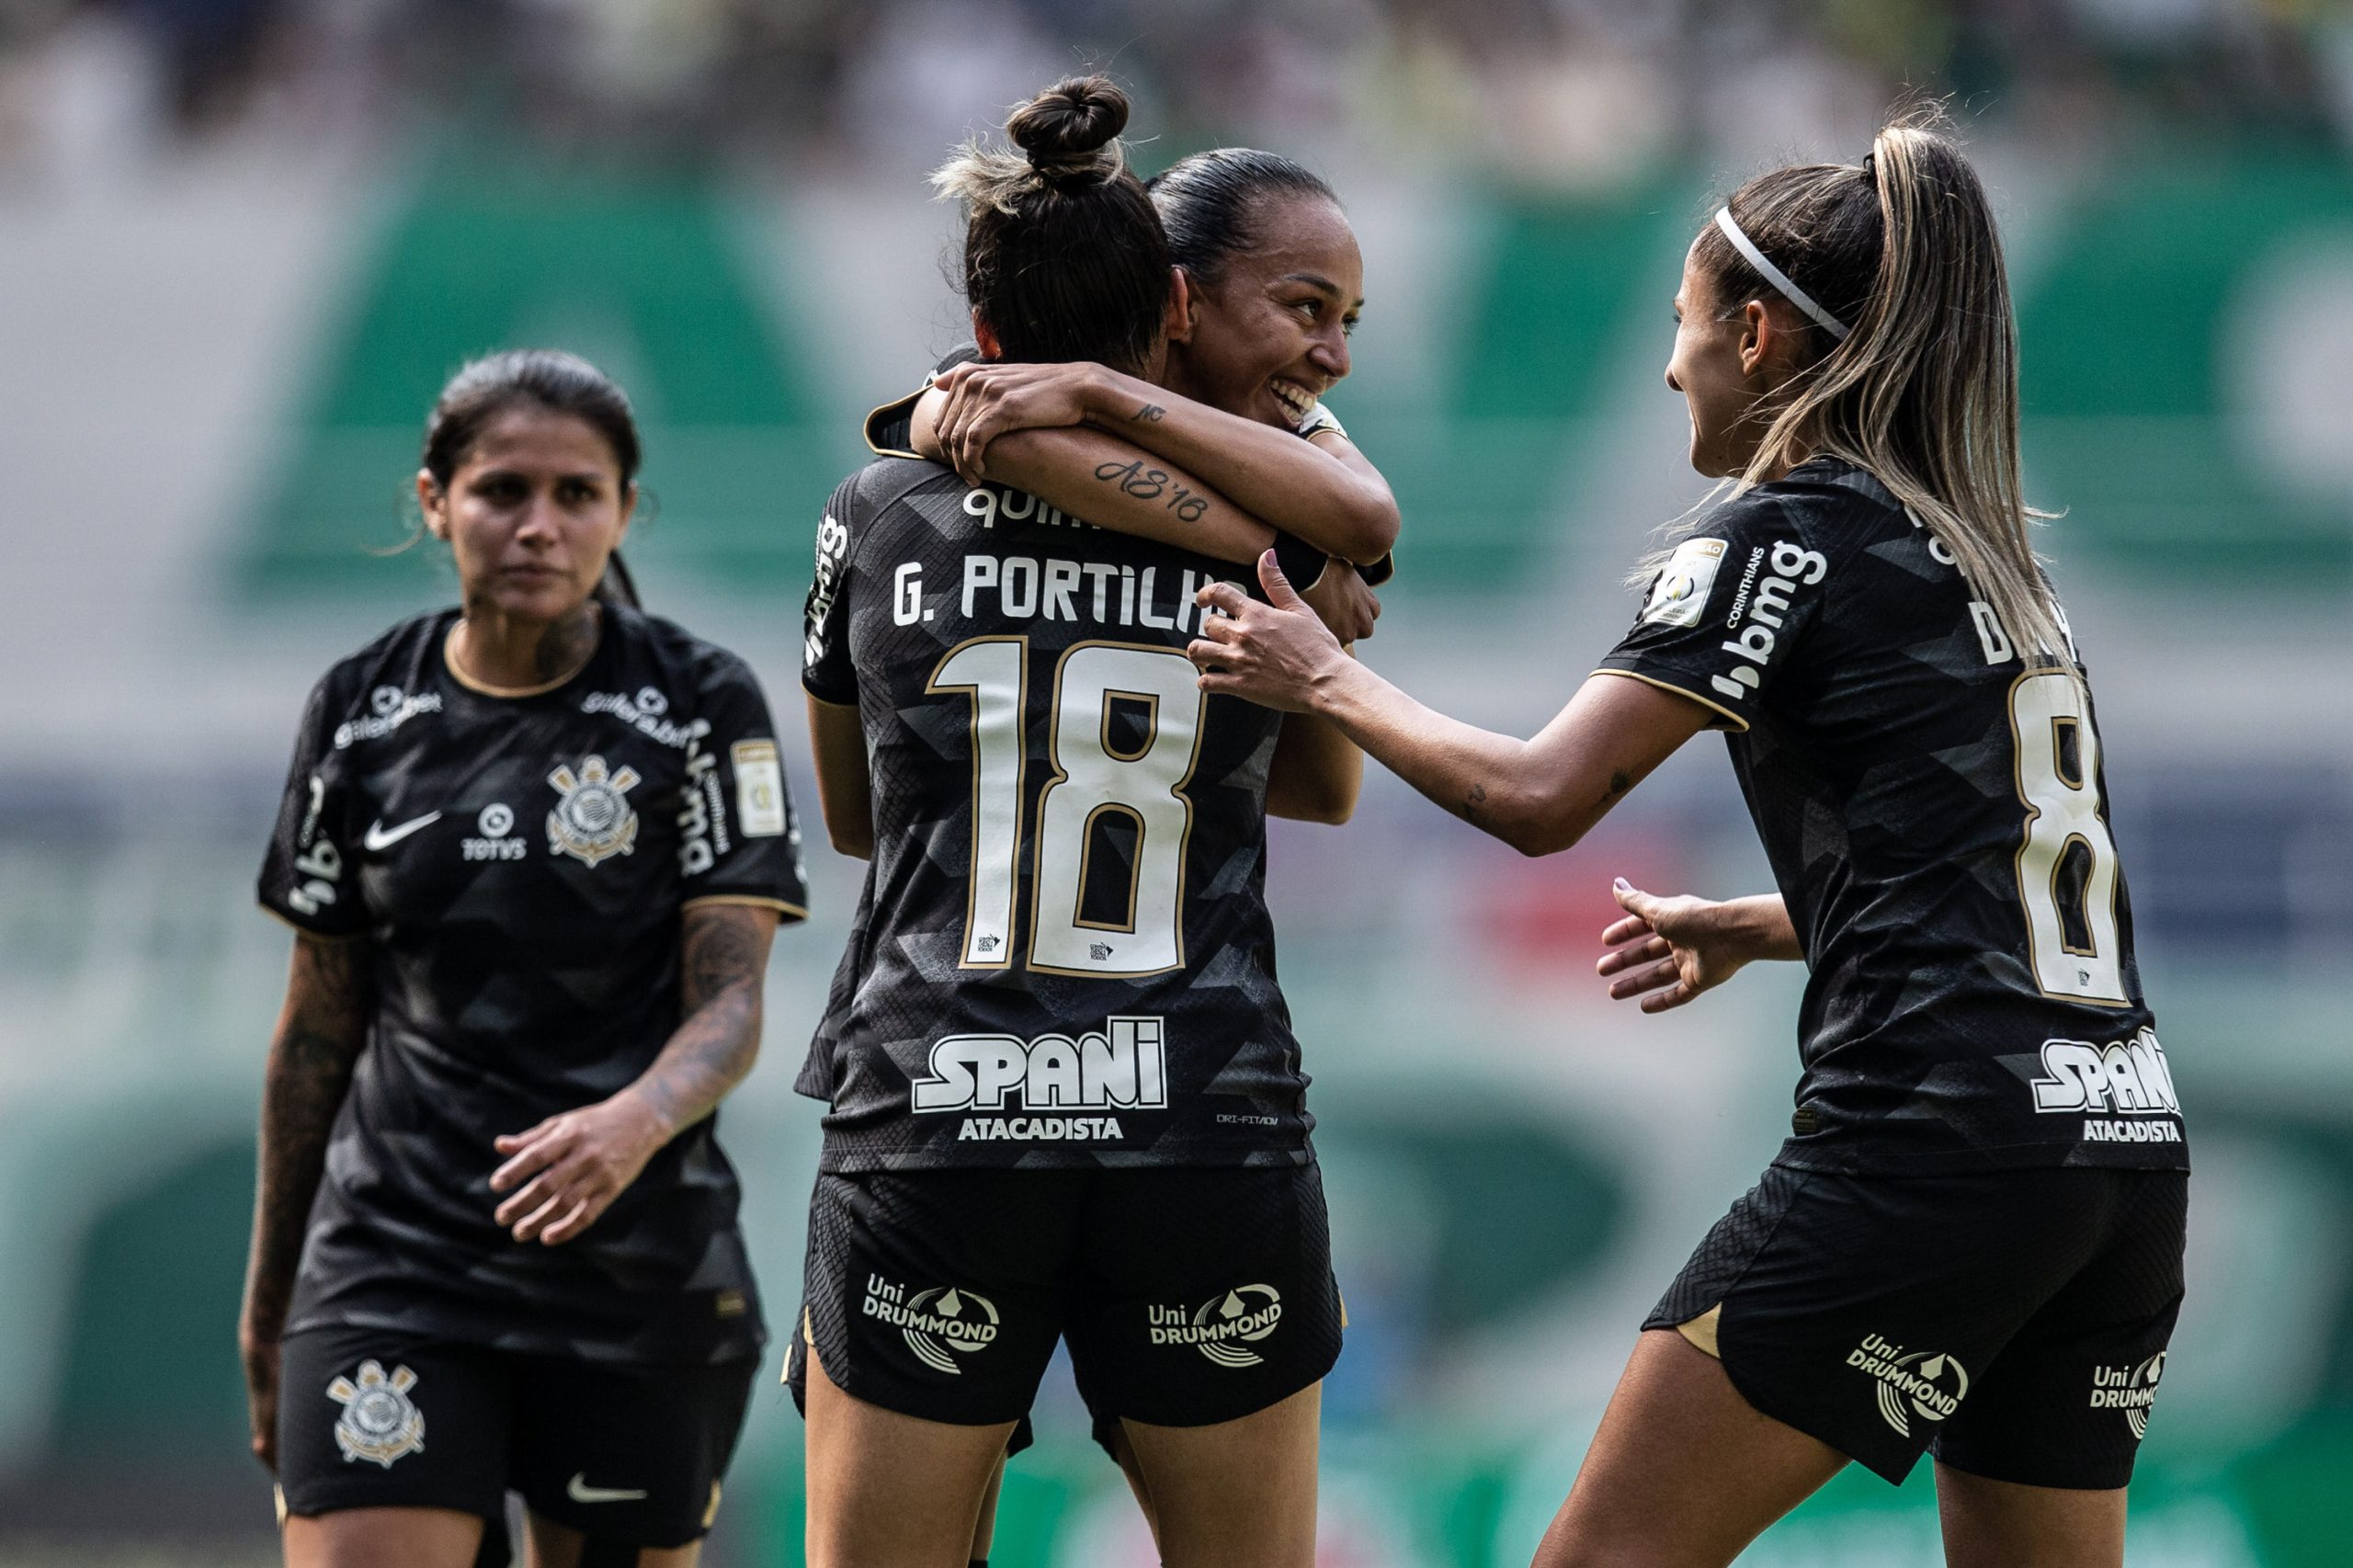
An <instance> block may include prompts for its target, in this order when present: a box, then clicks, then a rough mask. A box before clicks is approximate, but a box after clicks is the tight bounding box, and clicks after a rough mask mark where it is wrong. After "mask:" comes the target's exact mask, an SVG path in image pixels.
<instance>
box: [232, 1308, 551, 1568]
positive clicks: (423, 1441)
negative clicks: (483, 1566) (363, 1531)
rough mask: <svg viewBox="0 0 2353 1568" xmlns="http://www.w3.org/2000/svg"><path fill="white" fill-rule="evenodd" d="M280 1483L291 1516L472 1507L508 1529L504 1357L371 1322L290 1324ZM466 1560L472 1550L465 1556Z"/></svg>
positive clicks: (509, 1408)
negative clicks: (296, 1328) (298, 1328)
mask: <svg viewBox="0 0 2353 1568" xmlns="http://www.w3.org/2000/svg"><path fill="white" fill-rule="evenodd" d="M279 1366H280V1370H279V1383H278V1485H279V1489H280V1493H281V1494H282V1496H283V1497H284V1500H285V1505H286V1512H287V1516H288V1530H289V1537H288V1539H289V1540H293V1539H294V1538H295V1536H296V1535H298V1534H301V1535H303V1536H306V1537H307V1536H308V1535H310V1534H311V1533H312V1532H310V1531H308V1530H306V1529H299V1528H298V1522H299V1521H301V1520H306V1519H318V1518H324V1517H331V1516H333V1515H335V1514H338V1513H343V1512H346V1511H351V1510H360V1511H365V1512H369V1513H377V1512H391V1513H397V1514H409V1513H414V1512H417V1511H437V1510H438V1511H442V1512H449V1513H455V1514H459V1515H468V1516H472V1517H473V1518H474V1520H475V1524H476V1533H477V1534H479V1533H480V1528H479V1527H480V1526H481V1524H482V1522H483V1521H484V1520H489V1521H492V1522H493V1523H494V1528H499V1529H502V1530H503V1529H504V1528H505V1526H504V1520H505V1517H506V1484H507V1481H506V1463H507V1449H508V1440H509V1436H510V1432H511V1423H512V1417H513V1408H514V1390H513V1381H512V1378H511V1375H510V1373H509V1369H508V1368H507V1365H506V1362H505V1360H504V1359H503V1358H500V1357H498V1356H497V1355H495V1354H494V1353H492V1352H489V1351H486V1350H483V1349H481V1348H480V1347H477V1346H460V1345H451V1344H448V1343H446V1342H437V1341H432V1340H427V1339H423V1338H420V1337H418V1336H416V1335H404V1334H401V1333H398V1332H395V1331H391V1330H384V1329H375V1328H353V1327H334V1328H318V1329H308V1330H305V1331H303V1332H302V1333H300V1334H294V1335H288V1336H287V1339H286V1343H285V1346H284V1348H283V1351H282V1355H281V1358H280V1363H279ZM469 1560H470V1561H471V1555H469Z"/></svg>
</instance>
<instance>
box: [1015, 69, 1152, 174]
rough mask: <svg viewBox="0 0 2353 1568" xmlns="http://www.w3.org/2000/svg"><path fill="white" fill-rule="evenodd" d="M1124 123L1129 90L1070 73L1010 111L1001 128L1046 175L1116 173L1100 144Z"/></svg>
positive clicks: (1117, 163) (1101, 79)
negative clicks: (1010, 116)
mask: <svg viewBox="0 0 2353 1568" xmlns="http://www.w3.org/2000/svg"><path fill="white" fill-rule="evenodd" d="M1127 123H1128V95H1127V94H1125V93H1123V92H1121V91H1120V89H1119V88H1118V87H1117V86H1116V85H1113V83H1112V81H1111V79H1110V78H1109V77H1108V76H1099V75H1098V76H1071V77H1066V78H1064V79H1063V80H1062V81H1060V82H1057V83H1055V84H1054V85H1052V86H1051V87H1048V88H1047V89H1046V90H1045V91H1044V92H1042V93H1040V94H1039V95H1038V96H1037V97H1034V98H1031V99H1030V100H1029V102H1028V103H1026V104H1023V105H1022V106H1021V107H1020V108H1017V109H1015V110H1014V111H1013V118H1011V119H1008V120H1006V122H1005V133H1006V135H1007V136H1009V137H1011V138H1012V139H1013V144H1014V145H1015V146H1017V147H1018V148H1020V149H1021V150H1022V152H1023V153H1027V154H1028V155H1029V166H1030V167H1031V168H1033V169H1035V170H1037V171H1038V172H1039V173H1040V174H1041V175H1044V176H1047V177H1048V178H1050V179H1051V178H1057V177H1068V176H1074V175H1091V174H1097V173H1105V172H1116V171H1117V170H1118V169H1119V168H1120V166H1121V161H1120V158H1119V157H1118V156H1117V154H1116V153H1115V154H1114V155H1113V156H1112V157H1111V158H1110V159H1109V160H1108V166H1107V160H1106V159H1105V158H1104V156H1103V149H1104V148H1105V147H1106V146H1108V145H1109V144H1110V143H1111V142H1112V140H1113V139H1114V138H1115V137H1117V136H1118V135H1119V134H1120V131H1122V130H1124V129H1126V127H1127Z"/></svg>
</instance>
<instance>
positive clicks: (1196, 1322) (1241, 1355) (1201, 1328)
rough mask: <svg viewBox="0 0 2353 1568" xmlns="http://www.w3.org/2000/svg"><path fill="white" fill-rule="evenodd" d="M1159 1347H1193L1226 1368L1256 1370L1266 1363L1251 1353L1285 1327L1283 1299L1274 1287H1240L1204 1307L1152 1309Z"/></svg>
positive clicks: (1149, 1311)
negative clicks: (1256, 1346)
mask: <svg viewBox="0 0 2353 1568" xmlns="http://www.w3.org/2000/svg"><path fill="white" fill-rule="evenodd" d="M1144 1314H1145V1318H1146V1321H1147V1322H1149V1323H1150V1324H1151V1325H1152V1342H1153V1343H1154V1345H1189V1346H1192V1347H1193V1348H1194V1349H1196V1350H1198V1351H1199V1352H1200V1353H1201V1354H1202V1355H1204V1356H1206V1357H1208V1358H1210V1359H1211V1360H1212V1361H1214V1362H1216V1363H1217V1364H1218V1365H1219V1366H1221V1367H1256V1366H1258V1365H1261V1364H1262V1363H1263V1362H1264V1361H1265V1360H1266V1358H1265V1357H1263V1356H1261V1355H1259V1354H1258V1353H1257V1352H1256V1351H1255V1350H1253V1349H1251V1348H1250V1346H1253V1345H1255V1344H1256V1343H1257V1342H1258V1341H1260V1340H1262V1339H1265V1338H1266V1337H1267V1335H1270V1334H1272V1333H1274V1332H1275V1325H1276V1324H1279V1323H1280V1322H1282V1317H1283V1299H1282V1296H1281V1294H1280V1293H1279V1292H1278V1291H1277V1290H1275V1288H1274V1287H1273V1286H1272V1285H1237V1286H1235V1287H1234V1288H1233V1290H1228V1291H1226V1292H1225V1293H1224V1294H1222V1295H1221V1296H1216V1297H1213V1298H1212V1299H1211V1300H1210V1301H1206V1302H1204V1303H1202V1305H1201V1307H1200V1308H1199V1311H1197V1312H1187V1311H1186V1310H1185V1309H1184V1308H1182V1307H1146V1308H1145V1309H1144Z"/></svg>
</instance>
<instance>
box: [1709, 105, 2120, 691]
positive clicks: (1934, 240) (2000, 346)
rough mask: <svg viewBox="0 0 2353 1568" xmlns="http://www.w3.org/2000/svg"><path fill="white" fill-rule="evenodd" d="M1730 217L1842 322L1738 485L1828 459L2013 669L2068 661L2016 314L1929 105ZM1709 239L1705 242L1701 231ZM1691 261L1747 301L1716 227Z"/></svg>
mask: <svg viewBox="0 0 2353 1568" xmlns="http://www.w3.org/2000/svg"><path fill="white" fill-rule="evenodd" d="M1728 205H1729V207H1730V209H1731V211H1732V214H1733V218H1734V219H1735V220H1736V221H1737V222H1738V224H1739V226H1740V228H1741V229H1742V230H1743V231H1744V232H1745V233H1746V234H1748V235H1749V236H1750V237H1751V238H1752V239H1753V240H1754V241H1755V242H1756V245H1757V246H1758V247H1759V248H1760V249H1761V250H1762V251H1764V252H1765V253H1766V254H1767V255H1768V256H1772V257H1773V258H1774V260H1775V263H1776V265H1777V266H1779V267H1780V268H1781V269H1782V270H1784V271H1786V272H1787V273H1788V274H1789V275H1790V277H1792V278H1795V279H1797V280H1798V281H1799V282H1800V283H1801V284H1802V285H1803V287H1804V288H1805V289H1806V290H1808V291H1809V292H1810V293H1811V294H1812V295H1813V297H1814V298H1815V299H1818V300H1820V301H1823V303H1824V306H1825V307H1826V308H1827V309H1828V310H1829V311H1830V312H1833V313H1835V314H1836V316H1837V318H1838V319H1839V320H1840V321H1842V322H1844V323H1846V324H1847V326H1848V328H1849V329H1850V330H1849V331H1848V332H1847V335H1846V336H1845V338H1844V339H1843V340H1838V341H1836V342H1833V341H1831V340H1830V335H1829V334H1828V333H1827V332H1825V331H1823V330H1822V329H1820V328H1818V327H1808V328H1806V329H1805V330H1807V331H1808V332H1810V333H1811V334H1812V335H1813V336H1814V337H1815V338H1817V339H1818V340H1820V343H1821V349H1820V353H1819V358H1816V359H1815V360H1814V361H1813V363H1812V364H1810V365H1809V366H1808V367H1807V368H1806V369H1803V370H1802V371H1801V372H1800V373H1799V375H1798V376H1797V378H1796V379H1795V381H1794V382H1793V384H1792V388H1791V395H1790V399H1789V401H1788V403H1785V404H1784V405H1783V406H1782V407H1781V408H1780V410H1779V412H1778V413H1777V414H1776V415H1774V418H1773V421H1772V423H1771V425H1770V426H1768V427H1767V429H1766V432H1765V435H1764V438H1763V439H1762V440H1761V441H1760V442H1759V443H1758V445H1757V449H1756V456H1755V457H1754V458H1752V459H1751V460H1750V461H1749V464H1748V468H1747V471H1746V472H1744V473H1743V474H1742V475H1741V476H1740V478H1739V481H1738V483H1739V485H1740V486H1741V487H1742V488H1745V487H1747V486H1749V485H1753V484H1756V483H1762V482H1763V481H1764V480H1765V479H1766V478H1767V477H1768V475H1771V474H1773V473H1776V472H1783V471H1785V470H1787V469H1788V468H1790V467H1792V466H1794V465H1795V464H1796V463H1798V462H1801V461H1802V460H1805V459H1807V458H1809V457H1821V456H1830V457H1837V458H1843V459H1845V460H1847V461H1848V462H1850V463H1853V464H1854V465H1855V466H1856V467H1858V468H1859V469H1862V470H1864V471H1865V472H1868V473H1870V475H1871V476H1872V477H1874V478H1876V479H1877V480H1878V481H1879V482H1880V483H1881V484H1883V485H1885V486H1886V487H1887V488H1888V490H1889V491H1890V492H1891V493H1892V494H1893V495H1894V496H1895V498H1896V499H1897V500H1898V501H1900V502H1902V503H1903V505H1904V507H1905V508H1906V509H1907V510H1908V511H1909V512H1910V513H1911V515H1912V517H1913V518H1914V520H1915V521H1916V522H1917V523H1918V524H1919V525H1920V526H1921V527H1923V528H1927V530H1928V532H1929V533H1930V534H1931V535H1932V536H1934V538H1935V540H1936V542H1937V543H1938V546H1940V547H1941V550H1940V553H1941V554H1943V555H1945V556H1948V557H1949V558H1950V560H1951V562H1952V563H1953V564H1954V565H1955V566H1956V567H1957V568H1958V569H1959V570H1960V572H1961V576H1962V578H1963V579H1964V580H1965V581H1966V582H1967V583H1968V585H1969V586H1970V589H1971V591H1972V593H1974V594H1975V595H1976V596H1977V597H1978V598H1979V599H1981V600H1983V601H1984V603H1985V605H1986V606H1987V607H1988V608H1990V609H1992V611H1993V612H1994V614H1995V617H1996V618H1998V619H1999V620H2000V622H2001V624H2002V626H2003V628H2004V630H2005V631H2006V632H2007V633H2008V635H2009V639H2010V642H2011V645H2012V646H2013V647H2014V648H2016V649H2017V651H2018V655H2019V657H2020V658H2021V659H2022V660H2023V661H2024V662H2025V663H2026V664H2027V665H2029V667H2032V666H2034V665H2053V666H2057V667H2060V668H2064V669H2073V668H2074V667H2075V652H2074V649H2073V647H2072V646H2071V645H2070V643H2069V641H2068V638H2067V634H2066V631H2065V627H2064V624H2063V619H2062V617H2061V614H2060V611H2059V608H2058V606H2057V604H2056V602H2055V601H2054V600H2053V599H2052V595H2051V589H2050V585H2049V584H2048V582H2047V581H2046V580H2045V579H2044V577H2043V574H2042V562H2041V559H2040V557H2039V556H2038V555H2037V554H2036V553H2035V550H2034V541H2033V539H2032V537H2031V532H2030V530H2031V528H2033V526H2034V523H2035V521H2036V520H2037V519H2039V518H2043V517H2049V516H2050V515H2051V514H2049V513H2043V512H2037V511H2035V510H2034V509H2032V508H2031V507H2029V506H2027V504H2026V499H2025V491H2024V485H2023V482H2022V480H2021V477H2020V472H2019V459H2018V324H2017V320H2016V318H2015V316H2014V315H2013V314H2012V312H2011V307H2010V287H2009V278H2008V273H2007V270H2006V267H2004V265H2003V261H2002V247H2001V240H2000V236H1999V234H1998V233H1996V231H1995V222H1994V214H1993V210H1992V207H1991V206H1990V204H1989V203H1988V202H1987V200H1986V199H1985V188H1984V184H1983V183H1982V182H1981V181H1980V180H1979V179H1978V177H1977V171H1976V170H1975V169H1974V168H1972V167H1971V165H1970V163H1969V160H1968V159H1967V157H1965V156H1964V155H1963V154H1962V153H1961V147H1960V144H1959V143H1958V142H1956V141H1955V140H1954V139H1953V138H1952V136H1951V135H1950V134H1949V133H1948V131H1946V129H1945V127H1944V122H1943V119H1942V117H1941V116H1940V115H1939V114H1938V113H1937V111H1935V110H1934V109H1932V108H1921V109H1916V110H1914V111H1912V112H1910V113H1907V114H1905V115H1903V116H1900V117H1899V118H1898V119H1896V120H1895V121H1894V122H1893V123H1891V124H1890V125H1888V126H1887V127H1886V128H1885V129H1884V130H1882V131H1880V133H1879V135H1878V136H1877V137H1876V138H1874V139H1873V141H1872V142H1871V152H1870V157H1869V158H1868V159H1866V160H1865V161H1864V163H1863V165H1861V166H1860V167H1857V166H1855V165H1803V166H1799V167H1794V168H1787V169H1779V170H1776V171H1774V172H1773V173H1771V174H1768V175H1764V176H1759V177H1758V178H1756V179H1754V180H1751V181H1750V182H1749V183H1748V184H1747V185H1745V186H1744V187H1741V189H1740V190H1739V191H1738V192H1736V193H1735V194H1734V195H1733V199H1732V200H1731V202H1730V203H1729V204H1728ZM1711 242H1712V244H1711ZM1695 256H1696V257H1697V259H1698V260H1699V261H1700V262H1701V263H1702V264H1704V265H1706V266H1707V267H1708V268H1709V270H1710V271H1711V273H1712V274H1713V276H1714V277H1715V278H1717V279H1718V281H1719V283H1720V285H1722V286H1723V287H1722V289H1721V290H1720V293H1719V297H1720V298H1722V299H1724V300H1727V301H1741V302H1745V301H1748V300H1750V299H1756V298H1763V297H1765V295H1764V293H1763V291H1762V290H1763V289H1764V287H1765V286H1764V284H1763V280H1762V279H1761V278H1758V277H1757V275H1756V272H1755V269H1754V268H1752V267H1748V265H1747V264H1746V263H1745V261H1743V260H1742V259H1741V258H1740V256H1738V255H1737V254H1736V253H1735V252H1734V251H1733V248H1732V246H1731V245H1730V244H1728V243H1726V242H1725V241H1724V240H1723V239H1722V237H1721V235H1719V234H1717V233H1714V232H1713V231H1709V232H1703V233H1702V234H1701V235H1700V238H1699V246H1698V249H1697V250H1696V252H1695Z"/></svg>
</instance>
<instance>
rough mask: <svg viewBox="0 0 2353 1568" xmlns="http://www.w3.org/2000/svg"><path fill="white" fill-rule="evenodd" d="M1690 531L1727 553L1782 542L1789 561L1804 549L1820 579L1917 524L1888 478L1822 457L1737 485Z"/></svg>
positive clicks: (1808, 564)
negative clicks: (1762, 481)
mask: <svg viewBox="0 0 2353 1568" xmlns="http://www.w3.org/2000/svg"><path fill="white" fill-rule="evenodd" d="M1690 531H1691V533H1692V534H1693V535H1698V536H1705V539H1706V540H1707V541H1708V542H1712V543H1716V544H1720V545H1722V546H1723V547H1725V549H1724V551H1723V552H1724V553H1727V554H1730V553H1732V552H1733V551H1738V552H1740V553H1741V554H1743V555H1745V554H1747V553H1748V552H1751V551H1775V550H1779V551H1781V552H1783V553H1784V554H1786V555H1789V556H1790V558H1791V560H1792V561H1793V562H1794V561H1796V560H1797V559H1798V558H1800V557H1802V558H1804V566H1805V568H1806V569H1807V572H1808V574H1809V575H1812V576H1813V578H1814V579H1815V580H1817V581H1818V580H1819V579H1820V575H1821V574H1822V573H1824V572H1826V571H1828V570H1829V569H1831V568H1833V567H1835V566H1837V565H1839V564H1841V563H1843V562H1847V561H1850V560H1852V559H1854V558H1855V557H1856V556H1858V555H1860V554H1861V553H1863V552H1864V551H1869V550H1870V549H1871V548H1872V547H1874V546H1876V545H1879V544H1881V543H1884V542H1885V541H1887V540H1891V539H1895V538H1901V537H1906V536H1909V535H1911V534H1912V533H1913V532H1914V531H1915V529H1914V528H1913V526H1912V521H1911V517H1910V516H1909V515H1908V514H1907V513H1906V512H1905V511H1904V506H1903V504H1902V503H1901V502H1899V501H1897V500H1896V498H1895V497H1894V495H1893V494H1890V493H1889V491H1888V489H1887V487H1886V486H1885V485H1883V484H1881V483H1880V482H1879V481H1878V480H1876V479H1874V478H1872V477H1871V476H1870V474H1868V473H1866V472H1863V471H1862V470H1861V469H1859V468H1856V467H1854V466H1853V465H1852V464H1849V463H1845V462H1839V461H1836V460H1828V459H1825V460H1817V461H1815V462H1811V463H1807V464H1804V465H1802V467H1800V468H1797V469H1795V470H1792V471H1791V472H1790V473H1789V474H1788V475H1786V476H1785V477H1783V478H1780V479H1777V480H1773V481H1771V482H1770V483H1765V484H1756V485H1750V486H1748V487H1747V488H1745V489H1743V490H1739V491H1735V492H1734V493H1733V494H1730V495H1728V496H1726V497H1725V498H1724V499H1723V500H1722V501H1721V502H1719V503H1717V504H1716V505H1715V506H1712V507H1711V508H1710V509H1709V510H1708V511H1707V512H1706V513H1705V514H1704V515H1703V516H1702V517H1701V518H1700V519H1699V523H1698V524H1697V525H1696V526H1695V527H1694V528H1692V529H1691V530H1690ZM1817 560H1818V561H1819V562H1820V563H1821V564H1820V566H1819V567H1818V568H1817V567H1816V566H1815V565H1814V562H1816V561H1817ZM1781 575H1783V576H1788V575H1790V573H1789V572H1787V571H1784V572H1782V573H1781Z"/></svg>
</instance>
